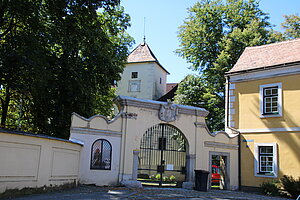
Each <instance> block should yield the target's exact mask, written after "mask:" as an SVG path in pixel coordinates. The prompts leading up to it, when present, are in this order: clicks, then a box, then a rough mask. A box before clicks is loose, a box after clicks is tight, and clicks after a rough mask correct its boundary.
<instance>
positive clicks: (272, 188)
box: [260, 181, 280, 196]
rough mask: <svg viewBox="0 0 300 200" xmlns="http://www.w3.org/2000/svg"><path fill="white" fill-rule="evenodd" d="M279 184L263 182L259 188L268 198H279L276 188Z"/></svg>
mask: <svg viewBox="0 0 300 200" xmlns="http://www.w3.org/2000/svg"><path fill="white" fill-rule="evenodd" d="M278 184H279V182H278V181H272V182H263V183H262V184H261V185H260V187H261V188H262V190H263V193H264V194H265V195H268V196H279V195H280V190H279V187H278Z"/></svg>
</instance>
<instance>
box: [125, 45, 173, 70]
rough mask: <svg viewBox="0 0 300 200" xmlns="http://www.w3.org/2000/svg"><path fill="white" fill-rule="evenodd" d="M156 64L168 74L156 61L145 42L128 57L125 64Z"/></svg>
mask: <svg viewBox="0 0 300 200" xmlns="http://www.w3.org/2000/svg"><path fill="white" fill-rule="evenodd" d="M144 62H156V63H157V64H158V65H159V66H160V67H161V68H162V69H163V70H164V71H165V72H167V74H170V73H169V72H168V71H167V70H166V69H165V68H164V67H163V66H162V65H161V64H160V63H159V62H158V60H157V58H156V57H155V55H154V54H153V52H152V51H151V49H150V47H149V46H148V44H147V43H146V42H142V43H141V44H140V45H139V46H137V47H136V48H135V49H134V50H133V51H132V52H131V53H130V54H129V56H128V58H127V63H144Z"/></svg>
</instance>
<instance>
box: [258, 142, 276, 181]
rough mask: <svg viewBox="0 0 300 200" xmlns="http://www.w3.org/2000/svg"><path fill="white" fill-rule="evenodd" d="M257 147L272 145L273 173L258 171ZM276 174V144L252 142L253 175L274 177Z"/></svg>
mask: <svg viewBox="0 0 300 200" xmlns="http://www.w3.org/2000/svg"><path fill="white" fill-rule="evenodd" d="M259 147H273V173H272V174H270V175H268V174H260V173H259V171H260V170H259V167H260V166H259V164H260V163H259ZM277 174H278V159H277V144H276V143H255V144H254V176H257V177H270V178H276V177H277Z"/></svg>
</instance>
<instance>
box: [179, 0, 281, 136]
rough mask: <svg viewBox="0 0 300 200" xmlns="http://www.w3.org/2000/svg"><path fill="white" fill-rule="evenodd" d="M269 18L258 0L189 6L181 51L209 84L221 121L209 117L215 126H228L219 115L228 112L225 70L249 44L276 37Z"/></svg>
mask: <svg viewBox="0 0 300 200" xmlns="http://www.w3.org/2000/svg"><path fill="white" fill-rule="evenodd" d="M268 19H269V17H268V16H267V14H266V13H264V12H263V11H262V10H261V9H260V8H259V4H258V2H257V1H255V0H249V1H244V0H226V1H221V0H201V1H199V2H197V3H196V4H195V5H194V6H193V7H191V8H190V9H189V10H188V17H187V19H186V21H185V22H184V24H183V25H182V26H180V27H179V35H178V37H179V40H180V48H179V49H178V50H177V53H178V55H179V56H181V57H183V58H184V59H186V60H187V61H188V62H189V63H191V64H192V66H191V68H192V69H193V70H195V71H199V73H200V75H201V76H200V77H201V84H202V85H203V86H204V87H205V88H206V90H204V91H202V92H203V95H204V96H206V97H210V96H211V97H210V98H212V100H210V107H211V109H212V108H213V109H214V112H215V113H216V119H218V121H217V122H216V121H212V120H213V119H212V118H211V119H209V120H208V121H209V122H208V124H211V125H210V128H211V130H213V131H215V130H216V129H218V130H221V129H223V128H224V123H223V120H222V119H223V118H219V117H218V116H219V114H220V115H221V116H224V114H223V113H224V107H225V106H224V102H225V101H224V97H225V95H224V92H225V77H224V75H225V72H227V71H229V70H230V69H231V68H232V67H233V66H234V64H235V63H236V61H237V60H238V58H239V56H240V55H241V53H242V52H243V50H244V48H245V47H247V46H256V45H263V44H267V43H269V42H273V41H276V39H275V38H273V37H271V35H272V34H271V31H270V30H271V26H270V23H269V22H268ZM185 81H186V80H185ZM185 81H183V82H182V83H181V84H185V83H184V82H185ZM190 91H191V90H190ZM178 95H180V94H179V92H178ZM176 98H177V97H176ZM177 99H179V98H177ZM195 100H196V99H195ZM178 102H179V103H186V102H184V101H179V100H178ZM200 102H201V98H200ZM189 105H190V104H189ZM211 112H212V110H211ZM214 124H215V125H214Z"/></svg>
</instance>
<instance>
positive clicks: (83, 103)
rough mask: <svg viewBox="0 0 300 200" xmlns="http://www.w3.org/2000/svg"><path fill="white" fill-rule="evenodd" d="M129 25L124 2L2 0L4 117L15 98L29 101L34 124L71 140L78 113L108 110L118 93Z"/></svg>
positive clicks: (0, 55)
mask: <svg viewBox="0 0 300 200" xmlns="http://www.w3.org/2000/svg"><path fill="white" fill-rule="evenodd" d="M128 26H129V16H128V15H127V14H125V13H124V11H123V9H122V7H120V6H119V1H118V0H109V1H108V0H100V1H99V0H70V1H62V0H24V1H23V0H22V1H18V3H16V2H15V1H14V2H13V3H12V1H9V0H6V1H2V4H1V7H0V31H1V32H0V37H1V43H0V44H1V49H0V71H1V72H0V76H1V82H0V85H1V86H2V93H3V92H6V94H5V95H1V112H2V113H1V115H2V118H3V116H4V115H5V113H7V110H8V109H9V107H10V106H11V105H12V98H13V99H14V101H16V102H19V99H22V100H23V101H22V102H28V104H27V107H28V108H29V112H30V114H29V115H30V116H31V121H32V127H34V128H35V129H36V130H38V131H39V132H42V133H45V134H49V135H53V136H58V137H63V138H67V137H68V135H69V127H70V119H71V113H72V112H77V113H79V114H80V115H83V116H90V115H93V114H95V112H96V111H97V112H100V111H103V112H107V110H108V109H109V107H108V106H105V105H104V104H103V102H105V101H107V100H106V99H107V98H110V97H112V95H111V86H112V85H113V84H114V83H115V81H117V80H119V79H120V73H121V72H122V71H123V67H124V64H125V59H126V57H127V55H128V47H129V46H130V45H131V41H132V39H131V38H130V37H129V36H128V35H127V34H126V32H125V31H126V28H127V27H128ZM12 91H13V92H15V93H17V94H18V97H14V96H13V95H11V93H12ZM7 97H9V98H7ZM6 122H7V121H6V120H5V119H4V120H3V121H2V122H1V124H2V126H5V125H6Z"/></svg>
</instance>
